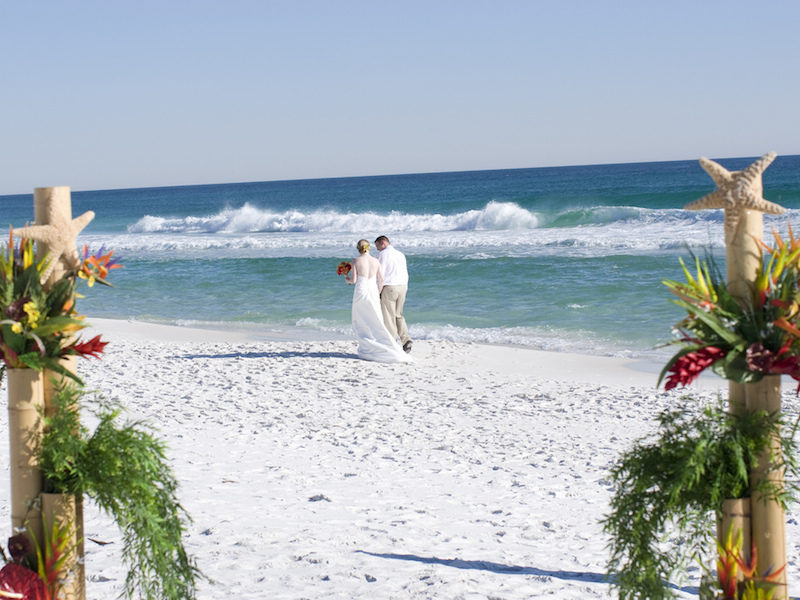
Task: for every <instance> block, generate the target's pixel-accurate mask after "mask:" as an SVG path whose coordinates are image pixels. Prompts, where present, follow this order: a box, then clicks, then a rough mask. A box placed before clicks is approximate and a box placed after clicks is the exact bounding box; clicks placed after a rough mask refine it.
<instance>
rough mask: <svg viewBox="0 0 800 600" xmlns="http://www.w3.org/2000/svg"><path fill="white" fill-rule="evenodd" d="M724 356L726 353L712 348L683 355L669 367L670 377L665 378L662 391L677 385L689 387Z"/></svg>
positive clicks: (708, 347)
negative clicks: (665, 381)
mask: <svg viewBox="0 0 800 600" xmlns="http://www.w3.org/2000/svg"><path fill="white" fill-rule="evenodd" d="M726 354H727V352H725V351H724V350H720V349H719V348H715V347H714V346H707V347H705V348H700V349H699V350H695V351H694V352H689V353H688V354H684V355H683V356H681V357H680V358H679V359H678V360H676V361H675V362H674V363H673V365H672V366H671V367H670V369H669V371H668V372H669V373H671V375H670V376H669V377H667V383H666V384H664V389H666V390H671V389H672V388H675V387H678V385H684V386H685V385H689V384H690V383H692V382H693V381H694V380H695V379H697V378H698V377H699V376H700V373H702V372H703V371H705V370H706V369H707V368H708V367H710V366H711V365H712V364H714V363H715V362H717V361H718V360H720V359H722V358H725V355H726Z"/></svg>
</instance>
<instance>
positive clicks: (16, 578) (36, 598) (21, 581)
mask: <svg viewBox="0 0 800 600" xmlns="http://www.w3.org/2000/svg"><path fill="white" fill-rule="evenodd" d="M3 592H6V594H5V595H6V596H7V597H8V598H21V599H22V600H47V597H48V595H47V592H46V591H45V587H44V582H43V581H42V578H41V577H39V574H38V573H36V572H35V571H31V570H30V569H26V568H25V567H23V566H21V565H15V564H14V563H9V564H7V565H6V566H5V567H3V568H2V569H0V595H2V594H3ZM8 594H14V595H13V596H12V595H8Z"/></svg>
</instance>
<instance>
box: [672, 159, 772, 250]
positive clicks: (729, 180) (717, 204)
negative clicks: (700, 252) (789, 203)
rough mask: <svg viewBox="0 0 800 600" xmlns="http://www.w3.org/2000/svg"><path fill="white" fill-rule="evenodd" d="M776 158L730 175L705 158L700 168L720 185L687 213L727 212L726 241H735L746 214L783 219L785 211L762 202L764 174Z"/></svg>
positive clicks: (688, 207)
mask: <svg viewBox="0 0 800 600" xmlns="http://www.w3.org/2000/svg"><path fill="white" fill-rule="evenodd" d="M775 156H776V154H775V153H774V152H768V153H767V154H765V155H764V156H762V157H761V158H759V159H758V160H757V161H756V162H754V163H753V164H752V165H750V166H749V167H747V168H746V169H745V170H744V171H728V170H727V169H726V168H725V167H723V166H721V165H720V164H718V163H715V162H714V161H713V160H709V159H707V158H705V157H701V158H700V166H701V167H703V169H705V171H706V173H708V174H709V175H711V179H713V180H714V183H716V184H717V189H716V190H714V191H713V192H711V193H710V194H708V195H707V196H703V197H702V198H700V200H696V201H694V202H691V203H689V204H687V205H686V206H684V208H685V209H686V210H702V209H704V208H724V209H725V241H726V242H729V241H730V240H731V239H733V235H734V233H736V228H737V227H738V226H739V221H740V220H741V217H742V212H743V211H745V210H748V209H749V210H758V211H760V212H762V213H768V214H771V215H780V214H782V213H783V212H785V211H786V209H785V208H783V207H782V206H780V205H779V204H775V203H774V202H770V201H769V200H765V199H764V198H762V194H763V193H764V188H763V185H762V183H761V174H762V173H763V172H764V169H766V168H767V167H768V166H769V165H770V163H772V161H773V160H775Z"/></svg>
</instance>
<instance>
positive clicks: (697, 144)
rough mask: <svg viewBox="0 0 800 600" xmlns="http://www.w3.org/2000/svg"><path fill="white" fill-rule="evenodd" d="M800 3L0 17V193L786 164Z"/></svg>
mask: <svg viewBox="0 0 800 600" xmlns="http://www.w3.org/2000/svg"><path fill="white" fill-rule="evenodd" d="M798 32H800V2H796V1H795V0H785V1H774V2H764V3H761V2H739V1H735V0H733V1H732V0H728V1H724V2H723V1H703V0H691V1H683V0H669V1H666V0H664V1H658V2H656V1H649V0H636V1H629V2H622V1H617V0H586V1H571V0H559V1H552V0H548V1H538V0H528V1H523V0H485V1H471V0H456V1H437V0H424V1H416V0H364V1H348V0H309V1H305V0H285V1H280V2H279V1H270V0H214V1H208V0H185V1H184V0H136V1H123V0H114V1H112V0H98V1H92V2H88V1H83V0H68V1H67V0H41V1H40V0H24V1H23V0H0V69H1V71H0V73H1V76H0V194H13V193H30V192H31V191H32V190H33V188H34V187H43V186H51V185H69V186H72V188H73V189H75V190H87V189H109V188H125V187H146V186H162V185H189V184H202V183H226V182H241V181H268V180H278V179H304V178H318V177H338V176H351V175H377V174H388V173H419V172H433V171H460V170H472V169H499V168H516V167H537V166H552V165H574V164H593V163H614V162H639V161H651V160H673V159H694V158H697V157H699V156H709V157H715V158H720V157H732V156H758V155H761V154H763V153H765V152H767V151H769V150H775V151H777V152H778V154H800V35H798Z"/></svg>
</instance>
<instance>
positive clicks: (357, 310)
mask: <svg viewBox="0 0 800 600" xmlns="http://www.w3.org/2000/svg"><path fill="white" fill-rule="evenodd" d="M353 331H354V332H355V334H356V340H358V357H359V358H363V359H365V360H374V361H377V362H384V363H393V362H413V360H414V359H413V358H411V357H410V356H409V355H408V354H406V353H405V352H403V349H402V348H401V347H400V344H398V343H397V340H393V339H392V338H391V336H390V335H389V330H388V329H386V326H385V325H384V324H383V316H382V314H381V302H380V297H379V296H378V283H377V281H376V279H375V277H372V278H370V279H367V278H366V277H359V278H358V279H356V285H355V290H354V291H353Z"/></svg>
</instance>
